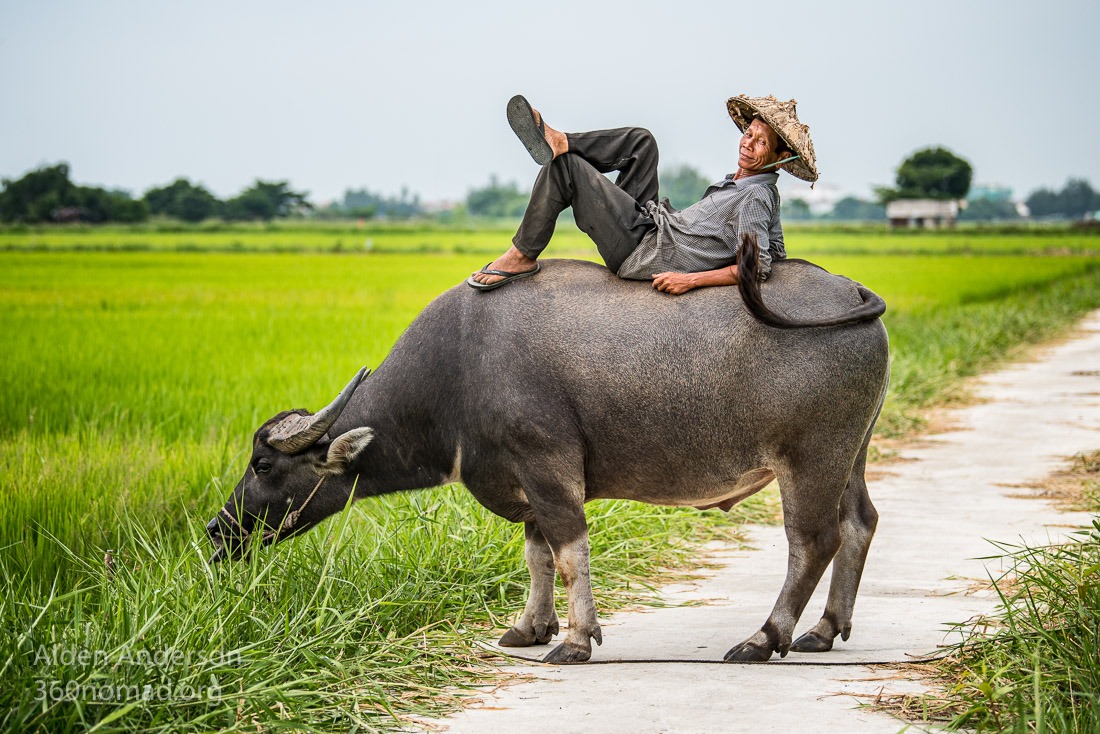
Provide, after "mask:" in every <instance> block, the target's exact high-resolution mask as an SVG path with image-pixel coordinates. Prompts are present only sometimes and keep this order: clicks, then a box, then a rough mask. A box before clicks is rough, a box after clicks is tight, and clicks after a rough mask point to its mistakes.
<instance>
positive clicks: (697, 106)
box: [0, 0, 1100, 200]
mask: <svg viewBox="0 0 1100 734" xmlns="http://www.w3.org/2000/svg"><path fill="white" fill-rule="evenodd" d="M1097 28H1100V3H1098V2H1096V1H1095V0H1079V1H1069V0H1063V1H1058V0H1047V1H1046V2H1041V3H1037V2H1020V1H1017V0H1008V1H1001V2H991V1H990V2H987V1H981V2H966V1H963V0H955V1H953V2H944V1H942V0H924V1H922V2H904V3H900V2H886V1H883V0H879V1H877V2H872V1H870V0H837V1H833V2H821V1H820V0H818V1H815V2H803V1H801V0H800V1H797V2H781V1H775V2H767V3H764V2H753V3H748V2H722V3H718V2H691V1H690V0H680V1H679V2H676V3H673V2H651V1H649V0H635V1H633V2H623V3H618V2H616V3H611V2H599V1H598V0H588V1H587V2H577V1H575V0H564V1H562V2H558V3H554V4H547V3H520V2H516V1H515V0H510V1H508V2H501V1H496V0H494V1H492V2H468V3H458V2H453V1H451V2H437V1H435V0H431V1H428V2H408V3H398V2H390V3H380V2H371V1H369V0H364V1H361V2H351V1H349V0H332V1H328V2H325V1H319V2H313V3H305V2H298V3H291V2H281V1H277V0H275V1H272V0H269V1H267V2H259V1H256V0H244V1H240V2H226V1H225V0H219V1H218V2H210V1H207V0H200V1H198V2H175V3H161V2H149V1H148V0H145V1H143V2H137V1H129V0H127V1H114V0H100V1H97V2H90V1H87V0H85V1H83V2H77V1H70V2H61V1H52V0H40V1H36V2H17V1H15V0H0V95H2V97H0V99H2V102H0V176H3V177H9V178H10V177H17V176H19V175H21V174H22V173H23V172H25V171H27V170H29V169H31V168H33V167H36V166H38V165H40V164H43V163H52V162H56V161H60V160H66V161H69V162H70V164H71V165H72V169H73V171H72V172H73V178H74V179H75V180H77V181H78V182H80V183H89V184H97V185H105V186H113V187H114V186H117V187H122V188H126V189H129V190H131V191H133V192H135V193H137V194H140V193H141V192H143V191H144V190H145V189H147V188H148V187H150V186H153V185H161V184H165V183H167V182H169V181H171V180H172V179H173V178H175V177H176V176H187V177H190V178H192V179H193V180H197V181H201V182H203V183H204V184H206V185H207V186H208V187H210V188H211V189H212V190H213V191H214V192H215V193H216V194H218V195H219V196H228V195H232V194H234V193H236V192H237V191H239V190H240V189H241V188H243V187H244V186H246V185H248V184H249V183H251V182H252V180H253V179H255V178H256V177H262V178H266V179H289V180H290V181H291V183H292V185H293V186H295V187H296V188H299V189H305V190H308V191H310V192H311V194H312V196H313V198H314V200H324V199H327V198H332V197H336V196H339V195H340V194H341V193H342V192H343V190H344V189H345V188H347V187H349V186H351V187H361V186H366V187H368V188H370V189H372V190H374V191H380V192H383V193H387V194H390V193H396V192H397V191H398V190H400V188H401V187H402V186H408V187H409V188H410V189H411V190H412V191H415V192H419V193H420V194H421V195H422V197H423V198H424V199H428V200H437V199H459V198H461V197H462V196H464V194H465V192H466V191H467V190H468V189H469V188H470V187H471V186H474V185H480V184H483V183H485V182H487V181H488V179H489V176H490V174H492V173H496V174H498V175H499V176H500V177H501V178H502V179H504V180H516V181H518V182H520V183H521V185H523V186H525V187H526V186H527V185H528V184H529V181H530V179H531V178H532V177H533V176H534V173H535V168H534V164H533V163H532V162H531V160H530V159H529V158H528V157H527V155H526V153H525V152H524V150H523V148H522V147H521V146H520V144H519V143H518V142H516V141H515V140H514V138H513V137H512V136H511V132H510V131H509V129H508V127H507V123H506V122H505V119H504V105H505V103H506V101H507V100H508V98H509V97H510V96H511V95H512V94H515V93H517V92H521V93H523V94H525V95H526V96H527V98H528V99H530V100H531V101H532V103H533V104H535V106H537V107H540V108H541V109H543V111H544V112H545V114H546V117H547V120H548V121H549V122H550V123H551V124H553V125H555V126H556V127H559V128H560V129H564V130H571V129H593V128H598V127H612V126H618V125H642V126H645V127H648V128H650V129H651V130H652V131H653V132H654V133H655V134H656V136H657V139H658V141H659V142H660V145H661V152H662V161H663V163H665V164H674V163H690V164H691V165H693V166H696V167H697V168H699V169H700V170H702V171H703V172H704V173H705V174H706V175H707V176H708V177H711V178H718V177H720V176H722V175H723V174H725V173H726V172H728V171H729V170H732V167H733V166H734V165H735V160H736V153H735V151H736V142H737V133H736V130H735V128H734V127H733V124H732V123H731V122H730V120H729V117H728V116H727V115H726V111H725V100H726V98H727V97H729V96H732V95H734V94H737V93H740V92H747V93H749V94H753V95H757V94H769V93H771V94H775V95H776V96H778V97H781V98H790V97H794V98H796V99H797V100H798V109H799V114H800V116H801V118H802V120H803V122H806V123H808V124H809V125H810V127H811V130H812V133H813V138H814V144H815V146H816V148H817V154H818V160H819V167H820V170H821V184H829V185H831V186H835V187H838V188H839V189H841V190H843V191H849V192H853V193H857V194H861V195H869V193H870V188H871V186H873V185H876V184H890V183H892V182H893V178H894V170H895V169H896V167H897V165H898V163H900V161H901V160H902V159H903V158H904V157H905V156H906V155H908V154H909V153H911V152H912V151H914V150H916V149H918V148H921V147H925V146H928V145H945V146H947V147H949V148H951V149H953V150H954V151H955V152H957V153H959V154H960V155H962V156H964V157H965V158H967V159H968V160H970V161H971V163H972V164H973V165H974V168H975V180H976V181H977V182H991V183H1001V184H1006V185H1009V186H1012V187H1013V188H1014V189H1015V190H1016V193H1017V195H1025V194H1026V193H1027V192H1029V191H1031V190H1033V189H1034V188H1037V187H1038V186H1051V187H1060V186H1061V185H1062V184H1063V183H1064V182H1065V180H1066V178H1067V177H1069V176H1077V177H1085V178H1088V179H1089V180H1090V181H1091V182H1092V183H1093V185H1094V186H1096V187H1100V145H1097V142H1096V140H1097V136H1096V132H1095V130H1094V128H1093V125H1094V124H1096V122H1097V119H1098V117H1100V97H1098V95H1097V92H1096V87H1097V72H1098V70H1100V51H1098V48H1100V43H1098V42H1097V41H1096V38H1095V34H1096V30H1097ZM781 178H784V179H786V183H785V185H784V190H785V191H787V192H795V191H803V190H805V189H806V187H807V184H804V183H802V182H798V181H796V180H795V179H792V178H790V177H789V176H786V175H784V176H782V177H781Z"/></svg>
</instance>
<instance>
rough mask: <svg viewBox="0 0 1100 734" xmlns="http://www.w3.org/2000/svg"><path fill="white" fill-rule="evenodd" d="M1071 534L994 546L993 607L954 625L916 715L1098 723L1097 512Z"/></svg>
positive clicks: (979, 722)
mask: <svg viewBox="0 0 1100 734" xmlns="http://www.w3.org/2000/svg"><path fill="white" fill-rule="evenodd" d="M1079 536H1080V537H1079V539H1078V541H1077V542H1071V543H1066V544H1059V545H1051V546H1041V547H1026V546H1024V547H1013V546H1009V545H1003V546H1001V550H1002V551H1003V552H1004V553H1005V554H1006V556H1005V557H1006V559H1007V560H1008V562H1009V563H1008V570H1007V571H1006V572H1005V574H1004V575H1003V576H1002V577H1001V578H1000V579H998V580H997V589H998V594H999V597H1000V603H999V607H998V609H997V610H996V611H995V612H994V613H993V614H991V615H989V616H987V617H982V618H980V619H978V620H975V621H971V622H968V623H966V624H964V625H960V631H961V632H962V633H963V635H964V636H965V639H964V641H963V642H961V643H959V644H958V645H956V646H955V647H954V648H953V649H952V650H951V651H950V653H951V657H950V658H948V660H947V661H946V662H944V663H943V664H941V666H940V670H939V676H938V677H939V679H940V682H941V685H942V686H943V689H944V691H943V693H940V694H933V695H930V696H928V697H926V698H925V699H924V700H923V706H924V710H925V715H926V716H929V717H930V718H934V719H938V720H940V721H943V722H945V723H948V724H949V725H950V726H951V728H966V729H972V730H976V731H979V732H987V731H988V732H1020V733H1021V734H1023V733H1024V732H1081V733H1082V734H1085V733H1089V732H1097V731H1100V520H1094V521H1093V526H1092V528H1091V529H1090V530H1088V531H1083V532H1081V533H1080V534H1079Z"/></svg>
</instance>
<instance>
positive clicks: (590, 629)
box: [532, 503, 603, 663]
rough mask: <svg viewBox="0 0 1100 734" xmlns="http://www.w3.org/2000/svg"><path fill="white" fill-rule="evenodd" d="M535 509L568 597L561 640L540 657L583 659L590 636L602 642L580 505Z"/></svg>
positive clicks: (589, 652) (548, 659) (568, 660)
mask: <svg viewBox="0 0 1100 734" xmlns="http://www.w3.org/2000/svg"><path fill="white" fill-rule="evenodd" d="M532 504H534V503H532ZM538 510H539V508H537V507H536V508H535V517H536V518H537V519H538V523H539V528H540V529H541V530H542V533H543V536H544V537H545V538H546V541H547V542H548V543H549V545H550V549H551V550H552V551H553V552H554V564H555V566H556V567H557V571H558V575H559V576H561V580H562V583H564V584H565V591H566V594H567V595H568V598H569V631H568V632H567V633H566V635H565V640H564V641H563V642H562V643H561V644H560V645H558V646H557V647H555V648H554V649H553V650H551V651H550V652H549V653H548V654H547V655H546V657H544V658H543V659H542V660H543V662H544V663H578V662H584V661H585V660H588V659H589V658H591V657H592V640H595V641H596V644H597V645H600V644H603V633H602V632H601V631H600V625H599V621H598V620H597V619H596V603H595V601H594V600H593V598H592V579H591V576H590V575H589V553H588V523H587V522H586V521H585V518H584V506H583V505H581V506H579V507H576V508H562V507H557V508H554V510H553V511H552V513H550V514H540V513H539V511H538Z"/></svg>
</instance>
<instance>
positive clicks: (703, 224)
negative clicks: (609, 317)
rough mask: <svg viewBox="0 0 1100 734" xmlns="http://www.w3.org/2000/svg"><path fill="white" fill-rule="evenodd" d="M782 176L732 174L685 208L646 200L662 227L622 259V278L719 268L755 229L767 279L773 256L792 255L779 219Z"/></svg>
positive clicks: (728, 261)
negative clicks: (785, 243) (744, 236)
mask: <svg viewBox="0 0 1100 734" xmlns="http://www.w3.org/2000/svg"><path fill="white" fill-rule="evenodd" d="M778 179H779V174H778V173H758V174H756V175H755V176H749V177H748V178H743V179H740V180H738V181H735V180H734V179H733V174H730V175H729V176H726V178H725V179H724V180H723V181H719V182H718V183H716V184H714V185H713V186H711V187H710V188H708V189H707V190H706V193H704V194H703V198H702V199H701V200H699V201H698V202H696V203H695V204H692V205H691V206H689V207H688V208H687V209H684V210H682V211H677V210H676V209H673V208H672V205H671V204H669V203H668V199H661V203H660V204H656V203H654V202H652V201H648V202H646V211H647V212H648V213H649V216H651V217H653V221H654V222H655V223H656V225H657V226H656V227H655V228H654V229H652V230H650V231H649V232H647V233H646V235H645V237H643V238H642V241H641V243H640V244H639V245H638V248H637V249H636V250H634V252H632V253H631V254H630V256H629V257H627V259H626V261H625V262H623V264H622V266H621V267H620V268H619V272H618V275H619V277H620V278H630V279H634V280H650V279H651V278H652V277H653V276H654V275H657V274H658V273H667V272H677V273H699V272H703V271H705V270H717V269H718V268H722V267H725V266H727V265H732V264H733V262H734V261H735V259H736V257H737V251H738V250H739V249H740V248H741V237H742V235H745V234H755V235H756V241H757V243H759V245H760V273H761V277H762V278H766V277H767V275H768V273H769V272H771V264H772V261H773V260H780V259H782V258H785V257H786V256H787V251H786V249H784V247H783V227H782V225H781V224H780V223H779V189H778V188H777V187H776V185H775V184H776V181H777V180H778Z"/></svg>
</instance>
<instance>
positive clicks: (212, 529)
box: [206, 515, 222, 537]
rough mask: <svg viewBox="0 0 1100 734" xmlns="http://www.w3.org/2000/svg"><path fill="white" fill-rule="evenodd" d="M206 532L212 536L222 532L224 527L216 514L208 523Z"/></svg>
mask: <svg viewBox="0 0 1100 734" xmlns="http://www.w3.org/2000/svg"><path fill="white" fill-rule="evenodd" d="M206 534H207V535H209V536H211V537H213V536H215V535H221V534H222V528H221V525H220V524H219V523H218V518H217V516H216V515H215V516H214V519H213V520H211V521H210V522H208V523H206Z"/></svg>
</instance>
